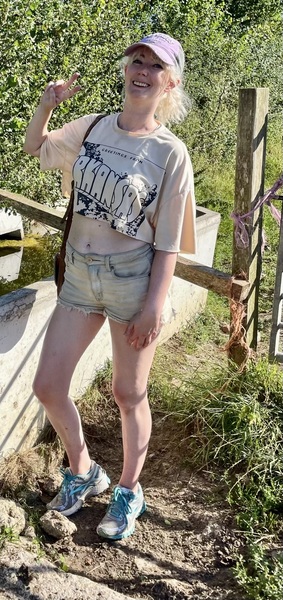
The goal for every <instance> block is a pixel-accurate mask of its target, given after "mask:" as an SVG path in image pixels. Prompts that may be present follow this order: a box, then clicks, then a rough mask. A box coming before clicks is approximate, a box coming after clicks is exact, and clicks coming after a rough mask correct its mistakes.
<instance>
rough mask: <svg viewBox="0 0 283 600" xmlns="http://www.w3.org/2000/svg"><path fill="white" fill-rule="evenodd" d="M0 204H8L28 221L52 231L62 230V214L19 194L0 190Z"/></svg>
mask: <svg viewBox="0 0 283 600" xmlns="http://www.w3.org/2000/svg"><path fill="white" fill-rule="evenodd" d="M0 202H9V204H10V205H11V206H12V207H13V208H15V209H16V210H17V211H18V212H19V213H20V214H21V215H23V216H24V217H27V218H29V219H33V220H35V221H38V222H39V223H44V224H45V225H48V226H49V227H53V228H54V229H60V230H61V231H63V230H64V227H65V224H64V223H63V222H62V213H61V212H60V211H59V210H56V209H55V208H50V206H44V204H40V203H39V202H35V201H34V200H29V198H26V197H25V196H22V195H21V194H14V193H13V192H8V191H6V190H1V189H0Z"/></svg>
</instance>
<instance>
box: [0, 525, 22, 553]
mask: <svg viewBox="0 0 283 600" xmlns="http://www.w3.org/2000/svg"><path fill="white" fill-rule="evenodd" d="M18 539H19V536H18V534H17V533H15V532H14V531H13V528H12V527H1V529H0V549H1V548H3V546H4V545H5V542H17V541H18Z"/></svg>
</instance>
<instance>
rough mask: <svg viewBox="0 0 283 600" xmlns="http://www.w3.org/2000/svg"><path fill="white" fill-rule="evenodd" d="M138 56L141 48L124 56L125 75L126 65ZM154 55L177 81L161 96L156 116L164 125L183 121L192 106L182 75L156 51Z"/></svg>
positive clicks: (122, 64)
mask: <svg viewBox="0 0 283 600" xmlns="http://www.w3.org/2000/svg"><path fill="white" fill-rule="evenodd" d="M138 56H139V50H138V49H137V50H136V51H135V52H133V54H130V56H124V57H123V58H122V61H121V68H122V72H123V75H125V68H126V66H127V65H128V64H131V63H132V62H133V61H134V60H135V58H137V57H138ZM152 56H153V57H154V58H156V59H157V60H158V62H159V63H160V64H161V65H162V67H163V68H164V70H166V72H167V73H168V74H169V78H170V81H173V83H176V85H175V87H174V88H171V89H170V90H169V91H168V92H165V93H164V94H163V96H162V97H161V98H160V102H159V104H158V107H157V109H156V118H157V119H158V120H159V121H161V123H163V124H164V125H166V123H181V121H183V120H184V119H185V117H186V115H187V113H188V110H189V109H190V107H191V101H190V99H189V96H188V94H187V92H186V91H185V90H184V87H183V83H182V75H181V73H180V71H179V70H178V69H177V68H175V67H173V66H170V65H167V64H166V63H164V62H163V61H162V60H161V59H160V58H158V56H157V55H156V54H155V53H154V52H152Z"/></svg>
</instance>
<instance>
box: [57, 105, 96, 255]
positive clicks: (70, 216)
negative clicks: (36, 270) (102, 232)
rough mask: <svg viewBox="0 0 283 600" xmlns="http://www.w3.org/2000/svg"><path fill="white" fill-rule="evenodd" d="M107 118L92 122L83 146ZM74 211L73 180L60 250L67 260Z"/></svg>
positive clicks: (63, 220)
mask: <svg viewBox="0 0 283 600" xmlns="http://www.w3.org/2000/svg"><path fill="white" fill-rule="evenodd" d="M106 116H107V115H97V117H95V119H94V120H93V121H92V123H91V124H90V126H89V127H88V129H87V130H86V133H85V135H84V137H83V140H82V144H83V143H84V141H85V140H86V138H87V137H88V135H89V134H90V132H91V130H92V129H93V128H94V127H95V125H97V123H99V121H101V119H104V117H106ZM73 211H74V180H72V189H71V194H70V200H69V204H68V206H67V210H66V212H65V214H64V216H63V218H62V223H66V224H65V228H64V233H63V239H62V244H61V248H60V255H61V256H62V258H65V253H66V243H67V239H68V236H69V232H70V229H71V225H72V219H73Z"/></svg>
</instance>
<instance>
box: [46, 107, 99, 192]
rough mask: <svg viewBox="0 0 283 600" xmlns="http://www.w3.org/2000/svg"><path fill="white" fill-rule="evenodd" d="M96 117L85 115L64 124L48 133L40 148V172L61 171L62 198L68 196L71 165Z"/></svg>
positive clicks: (94, 115)
mask: <svg viewBox="0 0 283 600" xmlns="http://www.w3.org/2000/svg"><path fill="white" fill-rule="evenodd" d="M96 116H97V115H96V114H91V115H86V116H84V117H80V118H79V119H76V120H74V121H70V122H69V123H66V124H65V125H63V127H61V128H60V129H54V130H53V131H50V132H48V134H47V136H46V138H45V140H44V142H43V144H42V146H41V148H40V168H41V170H42V171H47V170H52V169H60V170H61V171H62V193H63V195H64V196H65V195H69V194H70V190H71V180H72V168H73V164H74V161H75V159H76V157H77V155H78V153H79V150H80V147H81V145H82V141H83V138H84V135H85V133H86V131H87V129H88V127H89V126H90V124H91V123H92V122H93V120H94V119H95V117H96Z"/></svg>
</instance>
